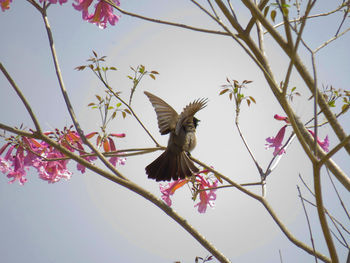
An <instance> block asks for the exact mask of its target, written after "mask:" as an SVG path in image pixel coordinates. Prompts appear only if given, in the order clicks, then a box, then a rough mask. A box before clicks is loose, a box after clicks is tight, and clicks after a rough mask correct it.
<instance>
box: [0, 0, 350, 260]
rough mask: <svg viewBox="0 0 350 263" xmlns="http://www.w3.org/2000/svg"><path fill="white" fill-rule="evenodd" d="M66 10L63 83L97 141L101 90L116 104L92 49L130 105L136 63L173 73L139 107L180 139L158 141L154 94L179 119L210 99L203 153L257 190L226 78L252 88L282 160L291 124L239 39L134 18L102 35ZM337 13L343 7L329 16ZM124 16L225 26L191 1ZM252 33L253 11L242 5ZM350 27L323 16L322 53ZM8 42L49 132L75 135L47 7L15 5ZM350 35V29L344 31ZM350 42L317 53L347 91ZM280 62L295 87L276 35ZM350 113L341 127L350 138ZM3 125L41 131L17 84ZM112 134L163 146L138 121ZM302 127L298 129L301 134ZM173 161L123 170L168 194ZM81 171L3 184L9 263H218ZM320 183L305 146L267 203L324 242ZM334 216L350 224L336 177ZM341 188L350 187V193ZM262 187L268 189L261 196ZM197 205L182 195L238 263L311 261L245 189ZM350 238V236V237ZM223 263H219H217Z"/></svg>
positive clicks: (0, 101) (259, 137)
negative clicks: (65, 177) (92, 66)
mask: <svg viewBox="0 0 350 263" xmlns="http://www.w3.org/2000/svg"><path fill="white" fill-rule="evenodd" d="M68 2H69V3H68V4H65V5H63V6H59V5H52V6H51V7H50V8H49V10H48V17H49V21H50V24H51V27H52V31H53V37H54V40H55V45H56V49H57V53H58V58H59V62H60V66H61V69H62V74H63V78H64V81H65V85H66V88H67V90H68V94H69V96H70V98H71V100H72V104H73V108H74V110H75V111H76V114H77V116H78V119H79V121H80V123H81V125H82V127H83V129H84V130H85V131H87V132H91V131H97V130H98V128H99V126H100V120H99V115H98V113H97V112H96V111H93V110H91V109H90V108H88V107H87V104H89V103H90V102H92V101H94V100H95V94H100V95H101V94H103V92H104V91H103V87H102V85H101V83H99V82H98V81H97V79H96V78H95V76H94V75H93V74H92V73H91V72H89V71H83V72H78V71H76V70H74V68H75V67H77V66H79V65H83V64H86V63H87V62H86V60H87V59H88V58H89V57H90V56H91V55H92V50H94V51H95V52H97V54H99V55H101V56H102V55H105V56H107V58H106V61H107V64H108V65H109V66H115V67H117V68H118V70H117V71H116V72H114V73H111V74H110V75H109V77H108V78H109V83H110V85H112V86H113V87H114V88H115V89H117V90H120V91H121V92H122V96H124V98H128V96H129V93H130V89H131V84H132V83H131V81H130V80H129V79H128V78H127V75H130V74H131V73H132V72H131V70H130V66H133V67H136V66H137V65H139V64H143V65H145V66H146V69H148V70H156V71H158V72H159V73H160V74H159V76H157V79H156V80H152V79H151V78H145V79H144V80H143V81H142V83H141V84H140V86H139V87H138V90H137V91H136V93H135V95H134V99H133V102H132V107H133V109H134V111H135V112H136V113H137V114H138V116H139V117H140V119H141V121H142V122H143V123H144V124H145V126H146V127H147V128H148V129H149V130H150V131H151V133H152V135H153V136H154V137H155V138H156V139H157V140H158V141H159V142H160V143H161V144H162V145H166V143H167V136H161V135H160V134H159V132H158V127H157V122H156V115H155V112H154V110H153V108H152V106H151V104H150V103H149V101H148V99H147V97H146V96H145V95H144V94H143V91H144V90H147V91H149V92H151V93H153V94H155V95H157V96H159V97H161V98H162V99H164V100H165V101H167V103H169V104H170V105H172V106H173V107H174V109H175V110H176V111H178V112H179V111H181V110H182V108H183V107H184V106H185V105H186V104H188V103H189V102H191V101H193V100H194V99H197V98H208V99H209V103H208V106H207V107H206V108H205V109H203V110H202V111H200V112H198V114H197V115H196V116H197V117H198V118H199V119H200V120H201V122H200V125H199V127H198V129H197V138H198V145H197V147H196V149H195V150H194V151H193V153H192V155H193V156H194V157H195V158H198V159H200V160H201V161H203V162H205V163H206V164H209V165H212V166H213V167H215V169H217V170H218V171H220V172H221V173H223V174H225V175H226V176H229V177H230V178H231V179H232V180H234V181H236V182H239V183H247V182H257V181H259V175H258V173H257V171H256V168H255V166H254V163H253V162H252V160H251V159H250V157H249V154H248V153H247V151H246V149H245V148H244V145H243V143H242V141H241V139H240V137H239V134H238V132H237V129H236V127H235V126H234V107H233V104H232V102H230V101H229V99H228V97H227V96H219V95H218V94H219V92H220V91H221V87H220V86H221V85H222V84H225V81H226V77H228V78H232V79H237V80H239V81H242V80H245V79H247V80H252V81H253V82H252V83H251V84H249V86H248V89H247V90H246V91H245V92H246V93H247V95H251V96H253V97H254V98H255V100H256V101H257V103H256V105H255V104H254V105H252V106H251V107H249V108H248V107H247V106H246V105H243V107H242V110H241V119H240V125H241V129H242V132H243V134H244V136H245V138H246V140H247V142H248V143H249V145H250V146H251V148H252V150H253V152H254V155H255V156H256V159H257V160H258V162H259V163H260V165H261V166H262V167H264V168H266V167H267V165H268V163H269V161H270V160H271V158H272V150H271V149H270V150H266V149H265V147H264V144H265V139H266V138H267V137H270V136H275V135H276V133H277V132H278V130H279V129H280V128H281V127H282V124H281V123H280V122H278V121H275V120H274V119H273V116H274V114H276V113H277V114H280V115H283V112H282V110H281V108H280V107H279V105H278V103H276V101H275V100H274V99H273V98H272V93H271V91H270V90H269V87H268V85H267V84H266V81H265V80H264V77H263V75H262V74H261V72H259V71H258V69H257V67H256V66H255V65H254V64H253V63H252V62H251V60H250V59H249V57H248V56H247V55H246V54H245V53H244V52H243V51H242V49H241V48H240V47H239V46H238V45H237V44H236V43H235V42H234V41H233V40H232V39H229V38H228V37H223V36H215V35H207V34H204V33H198V32H193V31H188V30H184V29H179V28H175V27H169V26H165V25H159V24H154V23H150V22H145V21H143V20H139V19H136V18H132V17H128V16H126V15H122V16H121V18H120V21H119V22H118V23H117V25H116V26H108V27H107V28H106V29H104V30H102V29H99V28H98V27H97V26H95V25H92V24H89V23H87V22H85V21H83V20H82V19H81V14H80V13H79V12H77V11H76V10H74V9H73V8H72V6H71V1H68ZM319 2H320V3H317V4H319V5H317V6H316V7H315V10H313V13H314V14H317V13H319V12H323V11H324V10H329V9H331V8H334V7H336V3H325V2H324V1H319ZM328 5H329V6H328ZM121 7H122V8H123V9H125V10H129V11H132V12H135V13H139V14H143V15H147V16H150V17H155V18H159V19H164V20H170V21H179V22H180V23H186V24H191V25H194V26H198V27H207V28H212V29H217V27H216V25H215V24H214V23H213V22H211V21H209V20H208V18H207V17H206V16H205V15H203V14H202V13H201V12H200V11H199V10H198V9H197V8H196V7H195V6H194V5H193V4H191V3H190V1H185V0H178V1H168V0H166V1H165V0H163V1H159V0H158V1H156V0H149V1H135V0H129V1H122V2H121ZM235 8H237V10H238V11H239V12H237V13H239V17H240V19H241V21H242V23H246V22H247V21H248V19H249V13H247V11H246V10H245V9H243V7H242V6H239V5H237V7H235ZM340 20H341V16H340V15H338V16H337V15H335V16H332V17H330V18H327V19H325V20H324V21H322V20H320V19H314V20H312V21H310V26H307V27H306V29H305V41H307V42H308V43H309V44H310V46H311V47H313V48H315V47H317V46H319V45H320V44H321V43H323V42H324V41H326V40H328V39H329V38H331V37H332V34H333V35H334V32H335V30H336V28H337V25H339V23H340ZM0 24H1V25H2V36H3V37H2V39H1V41H0V50H1V51H0V61H1V63H3V65H4V66H5V67H6V69H7V70H8V72H9V73H10V74H11V76H12V78H13V79H14V80H15V82H16V83H17V85H18V86H19V87H20V88H21V89H22V91H23V93H24V94H25V96H26V97H27V99H28V101H29V102H30V104H31V105H32V107H33V110H34V112H35V113H36V115H37V117H38V119H39V121H40V123H41V124H42V126H43V128H44V129H45V130H53V129H55V128H59V129H62V128H63V127H64V126H70V125H71V124H72V122H71V120H70V117H69V114H68V112H67V109H66V108H65V105H64V100H63V98H62V96H61V94H60V91H59V86H58V84H57V80H56V76H55V71H54V69H53V63H52V59H51V57H50V50H49V45H48V40H47V36H46V32H45V27H44V24H43V21H42V18H41V17H40V14H39V13H38V11H36V10H35V9H34V8H33V7H32V6H30V5H29V4H28V3H27V2H25V1H14V2H13V3H12V4H11V8H10V10H9V11H7V12H1V14H0ZM348 26H349V25H348V24H347V23H345V25H344V27H343V29H346V28H347V27H348ZM349 37H350V36H349V35H345V36H344V37H342V38H340V39H338V41H336V42H334V43H331V44H330V45H329V46H328V47H327V48H325V49H324V50H321V51H320V52H319V54H318V55H317V57H316V61H317V63H318V64H317V65H318V66H317V69H318V71H317V72H318V81H319V83H320V85H333V87H335V88H341V89H347V90H349V88H348V83H349V80H350V75H349V74H348V72H349V66H350V65H349V63H350V55H349V52H348V46H349V41H350V38H349ZM265 40H266V43H265V45H266V54H267V56H268V57H269V60H270V62H271V67H272V70H273V72H274V73H275V75H276V79H277V80H282V78H283V74H285V72H286V69H287V67H288V61H287V60H286V57H285V56H284V55H283V53H281V52H280V51H279V49H278V47H277V46H276V45H275V44H273V43H272V42H271V38H270V37H269V36H268V35H266V36H265ZM301 54H302V58H304V59H305V64H306V65H307V66H308V67H309V68H310V59H309V55H308V53H307V52H305V50H304V49H301ZM291 83H292V85H295V86H296V87H297V90H298V91H299V92H300V93H301V94H302V96H301V97H300V98H296V99H295V100H294V102H293V103H292V106H293V108H294V109H295V111H296V114H297V115H298V116H299V117H300V119H301V120H303V121H307V120H309V119H310V117H311V116H312V111H311V109H312V103H311V102H310V101H308V98H309V96H310V93H309V92H308V91H307V89H306V88H305V87H304V85H303V83H302V81H301V80H300V79H299V78H298V77H297V76H296V75H295V74H293V75H292V79H291ZM348 120H349V117H348V116H346V115H345V116H344V117H342V118H341V119H340V121H341V123H342V124H344V129H345V131H346V132H347V133H349V131H350V126H349V123H350V122H349V121H348ZM0 121H1V122H2V123H5V124H7V125H12V126H17V127H18V126H20V125H21V124H23V125H24V126H25V127H28V128H32V127H33V124H32V123H31V120H30V118H29V115H28V114H27V112H26V111H25V108H24V107H23V105H22V104H21V102H20V100H19V99H18V97H16V95H15V93H14V91H13V90H12V88H11V86H10V85H9V84H8V82H7V81H6V79H5V78H4V77H3V76H2V75H1V76H0ZM109 131H110V132H113V133H122V132H123V133H126V137H125V138H122V139H118V140H117V141H116V145H117V147H118V148H119V149H125V148H140V147H141V148H142V147H153V146H154V145H153V143H152V141H151V139H150V138H149V137H148V136H147V135H146V133H145V132H144V131H143V129H142V128H141V127H140V126H139V125H138V124H137V122H136V121H135V120H134V119H133V118H131V117H128V118H127V119H125V120H123V119H122V118H120V116H119V118H117V119H116V120H114V121H113V122H112V123H111V125H110V127H109ZM290 132H291V129H290V128H289V129H287V134H290ZM327 134H328V135H329V138H330V142H331V146H335V145H336V142H337V140H336V139H335V136H334V134H333V133H332V132H331V131H330V130H329V129H328V128H327V127H324V128H321V129H320V136H321V138H324V137H325V136H326V135H327ZM158 155H159V152H156V153H152V154H149V155H141V156H136V157H129V158H128V159H127V161H126V165H125V166H122V167H118V169H120V171H121V172H122V173H123V174H124V175H125V176H127V177H128V178H130V180H132V181H134V182H136V183H138V184H140V185H141V186H142V187H144V188H146V189H148V190H149V191H151V192H152V193H154V194H155V195H157V196H159V197H160V196H161V194H160V191H159V184H158V183H156V182H154V181H152V180H149V179H147V175H146V174H145V171H144V167H145V166H146V165H147V164H149V163H150V162H152V161H153V160H154V159H155V158H156V157H157V156H158ZM334 160H335V161H336V162H337V163H338V164H339V166H340V167H341V168H342V169H343V170H344V171H345V172H346V173H347V174H350V163H349V159H348V155H347V154H346V153H345V152H344V151H341V152H339V153H338V154H336V155H335V156H334ZM71 169H72V172H73V173H74V174H73V176H72V178H71V179H70V180H69V181H60V182H58V183H55V184H47V183H46V182H44V181H42V180H40V179H39V178H38V177H37V174H36V173H35V171H31V172H30V173H29V174H28V182H27V183H26V184H25V185H24V186H21V185H19V184H18V183H17V182H16V183H14V184H8V181H9V180H8V178H6V176H5V175H3V176H1V177H0V216H1V224H0V244H1V245H0V261H1V262H9V263H17V262H23V261H24V260H27V261H28V259H29V261H30V262H37V263H41V262H45V263H46V262H52V263H55V262H86V263H90V262H91V263H93V262H106V263H109V262H111V263H112V262H127V263H136V262H155V263H157V262H175V261H180V262H181V263H185V262H186V263H187V262H194V258H195V257H196V256H201V257H205V256H207V255H209V252H207V251H206V250H205V249H204V248H203V247H201V245H200V244H198V243H197V242H196V241H195V240H194V239H193V238H192V237H191V236H190V235H189V234H188V233H187V232H185V231H184V230H183V229H182V228H181V227H180V226H179V225H178V224H177V223H176V222H174V221H172V220H171V219H169V218H168V217H167V216H166V215H165V214H164V213H163V212H162V211H160V210H159V209H157V208H156V207H155V206H154V205H152V204H150V203H149V202H148V201H146V200H144V199H142V198H141V197H140V196H138V195H136V194H135V193H133V192H130V191H128V190H127V189H124V188H122V187H121V186H118V185H116V184H114V183H112V182H109V181H107V180H106V179H104V178H102V177H101V176H99V175H96V174H93V173H91V172H87V173H85V174H84V175H82V174H80V172H78V171H77V170H76V169H75V165H71ZM299 174H300V175H302V177H303V178H304V179H305V181H306V182H307V183H308V184H310V186H312V169H311V165H310V164H309V163H308V161H307V159H306V155H305V154H304V152H303V151H302V149H301V147H300V145H298V143H297V142H296V141H294V143H293V144H292V145H291V146H290V147H289V149H288V151H287V154H285V155H283V158H282V160H281V161H280V163H279V165H278V167H277V168H276V169H275V170H274V172H273V173H272V174H271V175H270V176H269V178H268V180H267V196H266V198H267V200H268V201H269V202H270V204H271V206H272V207H273V208H274V209H275V211H276V213H277V214H278V216H279V217H280V218H281V219H282V221H283V222H284V223H285V224H286V226H287V227H288V229H289V230H290V231H291V232H292V233H293V234H294V235H295V236H296V237H297V238H299V239H300V240H302V241H303V242H306V243H307V244H309V245H310V238H309V236H308V228H307V226H306V220H305V215H304V213H303V210H302V206H301V203H300V200H299V198H298V194H297V188H296V185H299V186H300V187H301V189H302V191H303V194H305V196H306V197H307V198H310V199H311V198H312V197H310V195H308V193H307V190H306V189H305V188H303V186H302V183H301V181H300V179H299V177H298V175H299ZM322 180H323V182H324V185H326V186H325V187H324V196H325V197H327V198H325V205H326V207H327V208H328V209H329V210H331V211H332V212H333V213H334V215H335V216H336V217H337V218H338V219H340V220H341V221H342V222H344V224H345V225H346V226H347V227H348V228H349V221H348V220H347V219H346V217H345V215H344V213H343V212H342V210H341V209H340V207H339V203H338V200H337V198H336V195H335V193H334V191H333V190H332V188H331V187H328V185H329V180H328V177H327V175H326V173H324V171H323V177H322ZM337 185H338V186H339V184H337ZM252 189H255V190H254V191H255V192H256V193H260V189H259V188H252ZM338 190H339V191H340V193H341V194H342V195H343V197H344V201H345V204H347V205H348V206H349V205H350V204H349V198H348V196H349V194H348V192H346V190H345V189H344V188H342V187H341V186H339V187H338ZM195 203H196V202H193V201H192V199H191V194H190V192H189V190H188V189H186V187H183V188H182V189H180V190H178V192H176V194H175V195H174V196H173V206H172V207H173V209H175V211H177V212H178V213H179V214H180V215H181V216H183V217H185V218H186V219H187V220H188V222H189V223H190V224H191V225H193V226H194V227H195V228H196V229H198V230H199V231H200V232H201V233H202V234H203V235H204V236H205V237H206V238H207V239H208V240H209V241H210V242H211V243H213V244H214V245H215V246H216V247H217V248H218V249H219V250H220V251H221V252H222V253H224V254H225V255H226V256H227V257H228V258H230V259H231V260H232V262H257V260H259V262H280V254H281V255H282V258H283V262H296V261H295V259H297V260H298V261H297V262H310V261H311V260H313V258H312V257H310V256H309V255H308V254H306V253H305V252H303V251H302V250H300V249H298V248H297V247H296V246H295V245H293V244H291V243H290V242H289V241H288V240H287V238H286V237H285V236H284V235H283V234H282V233H281V231H280V229H279V228H278V227H277V225H276V224H275V223H274V222H273V220H272V219H271V217H270V216H269V214H268V213H267V211H266V210H265V209H264V208H263V207H262V206H261V205H260V204H259V203H257V202H256V201H255V200H252V199H251V198H249V197H248V196H246V195H244V194H242V193H240V192H239V191H238V190H236V189H234V188H226V189H221V190H218V191H217V199H216V201H215V207H214V208H213V209H212V208H208V210H207V212H206V213H205V214H199V213H198V211H197V209H196V208H195V207H194V205H195ZM308 211H309V216H310V220H311V222H312V225H313V231H314V239H315V243H316V248H317V249H319V250H320V251H321V252H322V253H324V254H328V252H327V248H326V246H325V242H324V241H323V239H322V235H320V227H319V222H318V218H317V215H316V213H315V210H314V209H313V208H312V207H310V206H309V207H308ZM348 238H349V237H348ZM337 247H338V248H339V250H338V251H339V257H340V259H341V260H342V261H344V260H345V258H346V256H347V254H346V251H345V249H343V248H341V247H340V246H339V245H338V243H337ZM214 262H215V261H214Z"/></svg>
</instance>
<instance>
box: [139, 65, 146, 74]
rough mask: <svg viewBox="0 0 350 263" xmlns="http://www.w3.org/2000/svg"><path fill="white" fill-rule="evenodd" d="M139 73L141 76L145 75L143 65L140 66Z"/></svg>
mask: <svg viewBox="0 0 350 263" xmlns="http://www.w3.org/2000/svg"><path fill="white" fill-rule="evenodd" d="M139 72H140V73H141V74H143V73H145V66H144V65H140V68H139Z"/></svg>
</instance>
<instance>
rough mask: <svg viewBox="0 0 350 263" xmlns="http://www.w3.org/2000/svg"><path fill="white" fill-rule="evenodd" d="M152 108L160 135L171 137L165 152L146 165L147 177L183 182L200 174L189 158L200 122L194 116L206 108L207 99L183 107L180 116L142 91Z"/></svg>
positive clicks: (166, 104)
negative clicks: (181, 180) (195, 174)
mask: <svg viewBox="0 0 350 263" xmlns="http://www.w3.org/2000/svg"><path fill="white" fill-rule="evenodd" d="M144 93H145V95H146V96H147V97H148V99H149V100H150V102H151V104H152V106H153V108H154V109H155V112H156V115H157V120H158V127H159V132H160V134H161V135H165V134H170V136H169V140H168V145H167V148H166V149H165V151H164V152H163V153H162V154H161V155H160V156H159V157H158V158H157V159H156V160H154V161H153V162H152V163H150V164H149V165H148V166H146V168H145V170H146V174H147V175H148V178H150V179H155V180H156V181H157V182H158V181H171V180H178V179H185V178H186V177H190V176H192V175H193V174H194V173H197V172H199V169H198V168H197V167H196V166H195V165H194V163H193V162H192V160H191V159H190V158H189V156H190V152H191V151H192V150H193V149H194V147H195V146H196V134H195V133H196V128H197V125H198V123H199V121H200V120H198V119H197V118H195V117H194V115H195V114H196V113H197V112H198V111H199V110H201V109H203V108H204V107H206V105H207V101H208V99H203V98H202V99H197V100H195V101H193V102H191V103H190V104H188V105H187V106H186V107H184V109H183V111H182V112H181V114H177V112H176V111H175V110H174V109H173V108H172V107H171V106H170V105H169V104H168V103H166V102H165V101H164V100H162V99H161V98H159V97H157V96H155V95H153V94H152V93H150V92H147V91H145V92H144Z"/></svg>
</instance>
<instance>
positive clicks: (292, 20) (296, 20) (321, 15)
mask: <svg viewBox="0 0 350 263" xmlns="http://www.w3.org/2000/svg"><path fill="white" fill-rule="evenodd" d="M343 7H344V6H342V5H340V6H339V7H337V8H336V9H334V10H332V11H330V12H327V13H320V14H315V15H310V16H307V17H306V18H305V17H299V18H297V19H291V20H289V21H288V23H295V22H299V21H300V20H302V19H310V18H317V17H323V16H329V15H331V14H334V13H336V12H338V11H339V10H340V9H342V8H343ZM284 23H285V22H284V21H283V22H280V23H278V24H276V25H274V26H273V27H274V28H278V27H280V26H283V25H284ZM267 33H269V32H268V31H265V32H264V34H267Z"/></svg>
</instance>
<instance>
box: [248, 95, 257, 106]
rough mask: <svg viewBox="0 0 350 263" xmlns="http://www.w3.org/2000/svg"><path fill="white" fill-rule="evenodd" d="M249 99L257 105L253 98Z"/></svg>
mask: <svg viewBox="0 0 350 263" xmlns="http://www.w3.org/2000/svg"><path fill="white" fill-rule="evenodd" d="M249 99H250V100H251V101H252V102H254V103H255V104H256V101H255V99H254V98H253V97H252V96H249Z"/></svg>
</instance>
